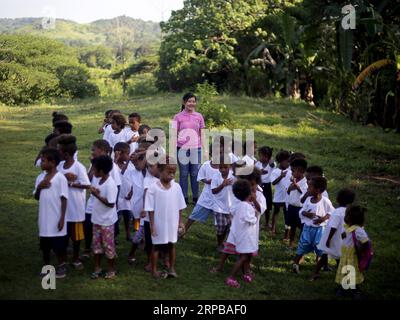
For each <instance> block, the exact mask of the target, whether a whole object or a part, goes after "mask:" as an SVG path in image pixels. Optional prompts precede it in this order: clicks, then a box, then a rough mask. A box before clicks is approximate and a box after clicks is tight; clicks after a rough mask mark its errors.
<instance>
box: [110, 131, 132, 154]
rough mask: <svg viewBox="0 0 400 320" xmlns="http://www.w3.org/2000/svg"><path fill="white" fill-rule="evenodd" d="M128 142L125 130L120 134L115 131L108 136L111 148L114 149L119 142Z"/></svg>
mask: <svg viewBox="0 0 400 320" xmlns="http://www.w3.org/2000/svg"><path fill="white" fill-rule="evenodd" d="M126 141H127V139H126V131H125V129H122V130H121V131H120V132H119V133H115V132H114V130H112V131H111V132H110V133H109V135H108V142H109V143H110V146H111V148H113V149H114V147H115V145H116V144H117V143H118V142H126Z"/></svg>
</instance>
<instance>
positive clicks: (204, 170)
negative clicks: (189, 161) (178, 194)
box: [197, 164, 207, 182]
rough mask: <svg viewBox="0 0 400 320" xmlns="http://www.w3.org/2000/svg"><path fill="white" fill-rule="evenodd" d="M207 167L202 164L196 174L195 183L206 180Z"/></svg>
mask: <svg viewBox="0 0 400 320" xmlns="http://www.w3.org/2000/svg"><path fill="white" fill-rule="evenodd" d="M206 166H207V165H206V164H203V165H202V166H201V167H200V170H199V173H198V174H197V181H198V182H200V181H201V180H203V179H207V167H206Z"/></svg>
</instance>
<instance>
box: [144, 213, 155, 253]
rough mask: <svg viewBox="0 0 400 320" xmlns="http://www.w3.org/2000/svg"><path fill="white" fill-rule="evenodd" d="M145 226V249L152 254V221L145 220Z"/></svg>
mask: <svg viewBox="0 0 400 320" xmlns="http://www.w3.org/2000/svg"><path fill="white" fill-rule="evenodd" d="M143 228H144V251H146V253H147V254H150V253H151V250H152V249H153V242H152V241H151V228H150V222H148V221H145V222H144V225H143Z"/></svg>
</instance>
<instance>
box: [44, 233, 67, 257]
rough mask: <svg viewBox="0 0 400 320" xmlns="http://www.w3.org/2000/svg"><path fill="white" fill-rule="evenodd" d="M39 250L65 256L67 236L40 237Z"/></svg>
mask: <svg viewBox="0 0 400 320" xmlns="http://www.w3.org/2000/svg"><path fill="white" fill-rule="evenodd" d="M39 243H40V250H43V251H51V250H53V251H54V253H55V254H57V255H58V254H65V253H66V252H67V247H68V236H67V235H66V236H62V237H40V238H39Z"/></svg>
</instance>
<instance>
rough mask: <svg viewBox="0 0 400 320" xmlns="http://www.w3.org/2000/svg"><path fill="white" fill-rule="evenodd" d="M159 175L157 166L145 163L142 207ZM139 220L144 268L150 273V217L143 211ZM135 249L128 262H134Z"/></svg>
mask: <svg viewBox="0 0 400 320" xmlns="http://www.w3.org/2000/svg"><path fill="white" fill-rule="evenodd" d="M159 177H160V174H159V172H158V164H157V163H156V164H150V163H147V172H146V176H145V177H144V180H143V190H144V192H143V207H145V206H146V194H147V191H148V189H149V188H150V186H151V185H153V184H154V183H156V182H157V181H160V179H159ZM141 218H142V219H143V231H144V241H145V242H144V244H145V245H144V250H145V252H146V254H147V264H146V266H145V270H146V271H151V263H150V258H151V251H152V250H153V242H152V241H151V229H150V217H149V213H148V212H146V211H145V210H143V212H142V213H141ZM136 248H137V247H134V246H132V249H134V250H131V252H130V254H129V258H128V262H130V263H132V262H134V261H135V260H136V259H135V251H136Z"/></svg>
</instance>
